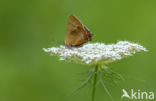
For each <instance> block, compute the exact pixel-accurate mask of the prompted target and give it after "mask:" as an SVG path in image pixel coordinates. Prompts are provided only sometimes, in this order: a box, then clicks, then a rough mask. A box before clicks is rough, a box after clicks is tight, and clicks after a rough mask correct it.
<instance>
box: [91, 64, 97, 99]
mask: <svg viewBox="0 0 156 101" xmlns="http://www.w3.org/2000/svg"><path fill="white" fill-rule="evenodd" d="M97 70H98V66H95V70H94V73H95V74H94V76H93V89H92V99H91V101H95V91H96V81H97Z"/></svg>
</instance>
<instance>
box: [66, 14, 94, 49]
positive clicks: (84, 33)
mask: <svg viewBox="0 0 156 101" xmlns="http://www.w3.org/2000/svg"><path fill="white" fill-rule="evenodd" d="M88 36H91V34H90V32H89V31H88V29H87V28H85V27H84V26H83V25H82V23H81V22H80V21H79V20H78V18H76V17H75V16H73V15H71V16H70V18H69V21H68V26H67V29H66V36H65V45H66V46H73V47H76V46H81V45H82V44H83V43H85V42H87V41H88ZM89 41H90V40H89Z"/></svg>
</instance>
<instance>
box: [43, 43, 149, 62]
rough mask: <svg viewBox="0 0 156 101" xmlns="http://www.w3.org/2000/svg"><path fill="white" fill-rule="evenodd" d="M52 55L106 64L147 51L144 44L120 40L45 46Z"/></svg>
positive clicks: (64, 58) (46, 50)
mask: <svg viewBox="0 0 156 101" xmlns="http://www.w3.org/2000/svg"><path fill="white" fill-rule="evenodd" d="M43 50H44V51H45V52H49V53H50V54H51V55H57V56H59V57H60V59H59V60H67V61H74V62H75V63H79V64H87V65H105V64H108V63H111V62H114V61H116V60H120V59H122V58H125V57H127V56H132V55H133V54H135V53H136V52H140V51H147V50H146V48H144V47H143V46H141V45H139V44H136V43H131V42H128V41H119V42H117V43H116V44H104V43H87V44H85V45H83V46H82V47H79V48H67V47H66V46H63V45H61V46H60V47H51V48H47V49H45V48H43Z"/></svg>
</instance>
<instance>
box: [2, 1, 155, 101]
mask: <svg viewBox="0 0 156 101" xmlns="http://www.w3.org/2000/svg"><path fill="white" fill-rule="evenodd" d="M71 14H75V15H76V16H77V17H78V18H79V19H80V20H81V21H82V22H83V24H84V25H86V26H87V27H88V28H89V29H90V31H91V32H93V33H94V34H96V36H94V38H93V41H92V42H97V41H98V42H105V43H115V42H117V41H118V40H128V41H132V42H137V43H140V44H141V45H143V46H145V47H146V48H147V49H148V50H149V51H148V52H147V53H144V52H141V53H138V54H136V55H135V56H133V57H129V58H126V59H124V60H121V61H117V62H115V63H112V64H110V65H109V67H111V68H112V69H113V70H114V71H116V72H118V73H120V74H122V75H123V76H124V77H125V81H124V82H123V81H121V82H118V83H117V84H116V85H115V86H112V85H111V84H110V83H108V84H106V86H107V88H108V89H109V91H110V93H111V94H112V96H113V98H114V99H115V101H121V100H123V101H126V100H127V99H121V95H122V89H123V88H124V89H126V90H127V91H130V89H135V90H138V89H140V90H141V91H147V92H150V91H154V92H155V93H156V64H155V61H156V58H155V57H156V45H155V44H156V1H155V0H0V101H90V98H91V97H90V95H91V94H90V89H89V90H88V89H87V88H83V89H81V90H80V91H78V92H76V93H74V94H73V95H72V96H69V97H66V95H68V94H70V93H71V92H72V90H73V89H75V88H77V87H78V86H79V85H80V83H81V82H80V81H79V80H78V79H79V78H82V77H83V76H81V75H77V73H81V72H84V71H86V70H87V69H89V68H91V67H87V66H83V65H77V64H73V63H67V62H63V61H62V62H60V61H58V58H57V57H52V56H49V54H47V53H44V52H43V50H42V48H48V47H51V46H55V45H56V44H55V43H53V39H54V40H58V41H64V36H65V30H66V26H67V20H68V17H69V15H71ZM57 45H58V44H57ZM139 79H141V80H145V81H146V82H142V81H141V80H139ZM96 101H111V99H110V98H109V96H108V95H107V93H106V92H105V90H104V89H103V88H102V86H100V85H99V86H98V88H97V92H96ZM130 101H132V100H130ZM137 101H139V100H137ZM141 101H142V100H141Z"/></svg>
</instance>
